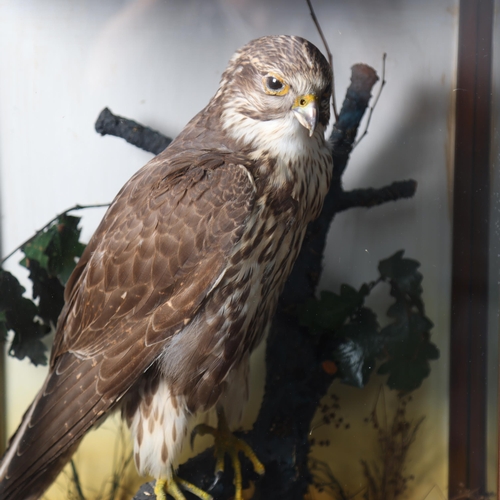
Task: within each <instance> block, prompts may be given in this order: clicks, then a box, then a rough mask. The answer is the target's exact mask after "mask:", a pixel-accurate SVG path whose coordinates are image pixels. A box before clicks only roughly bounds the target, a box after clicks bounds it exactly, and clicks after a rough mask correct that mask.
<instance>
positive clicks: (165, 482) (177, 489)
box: [154, 474, 212, 500]
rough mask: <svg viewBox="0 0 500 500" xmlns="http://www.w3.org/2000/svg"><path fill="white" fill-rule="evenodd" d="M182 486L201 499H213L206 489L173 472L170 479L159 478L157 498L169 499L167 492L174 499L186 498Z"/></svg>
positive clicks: (159, 499) (156, 487) (161, 499)
mask: <svg viewBox="0 0 500 500" xmlns="http://www.w3.org/2000/svg"><path fill="white" fill-rule="evenodd" d="M181 488H182V489H183V490H185V491H189V492H190V493H192V494H193V495H196V496H197V497H198V498H201V500H212V496H211V495H209V494H208V493H207V492H206V491H203V490H201V489H200V488H198V487H196V486H195V485H194V484H191V483H190V482H188V481H186V480H184V479H181V478H180V477H179V476H176V475H175V474H172V477H171V478H169V479H157V480H156V484H155V490H154V491H155V495H156V500H167V494H169V495H170V496H172V497H173V498H174V500H186V497H185V496H184V495H183V493H182V492H181Z"/></svg>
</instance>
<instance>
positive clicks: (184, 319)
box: [0, 150, 255, 500]
mask: <svg viewBox="0 0 500 500" xmlns="http://www.w3.org/2000/svg"><path fill="white" fill-rule="evenodd" d="M167 151H168V150H167ZM162 156H163V155H162ZM254 195H255V192H254V185H253V182H252V180H251V179H250V177H249V175H248V173H247V171H246V170H245V168H243V167H242V166H239V165H237V164H236V163H235V161H234V159H231V157H228V155H227V154H224V155H222V154H220V155H218V154H213V153H206V154H203V155H200V154H197V155H196V154H194V153H185V154H184V155H182V156H178V157H174V158H173V159H172V160H171V161H170V162H168V163H167V164H165V162H163V163H160V162H159V161H158V160H157V159H155V160H153V161H152V162H151V163H150V164H149V165H147V166H146V167H144V168H143V169H142V170H141V171H139V172H138V173H137V174H136V175H135V176H134V177H133V178H132V179H131V180H130V181H129V182H128V183H127V184H126V185H125V187H124V188H123V189H122V191H121V192H120V193H119V195H118V196H117V198H116V199H115V201H114V202H113V204H112V206H111V207H110V209H109V210H108V212H107V214H106V216H105V217H104V219H103V221H102V223H101V225H100V226H99V228H98V230H97V231H96V233H95V235H94V237H93V238H92V240H91V242H90V243H89V245H88V247H87V249H86V251H85V252H84V255H83V256H82V258H81V260H80V262H79V265H78V266H77V268H76V269H75V272H74V273H73V275H72V277H71V278H70V281H69V282H68V285H67V289H66V305H65V307H64V309H63V311H62V313H61V316H60V318H59V323H58V328H57V332H56V339H55V342H54V347H53V353H52V357H51V372H50V374H49V376H48V378H47V380H46V382H45V385H44V387H43V388H42V390H41V391H40V393H39V395H38V397H37V399H36V400H35V402H34V403H33V405H32V407H31V408H30V410H29V411H28V412H27V414H26V416H25V421H24V423H23V424H22V426H21V428H20V430H19V431H18V433H17V435H16V436H15V438H14V439H13V440H12V443H11V448H15V451H14V450H13V449H11V450H10V451H8V452H7V453H6V455H5V460H7V459H10V460H9V466H8V469H7V473H6V475H7V476H8V478H9V479H8V480H5V479H4V480H3V481H2V483H0V497H1V498H2V499H5V500H7V499H10V498H24V497H25V496H26V495H28V492H30V491H37V492H40V493H41V492H43V490H42V489H40V486H41V485H42V484H43V485H44V486H43V487H45V486H46V485H48V484H50V482H51V481H52V480H53V479H54V478H55V475H56V474H57V473H58V472H59V469H60V468H61V467H62V465H64V464H62V465H61V466H59V462H60V461H61V460H60V459H61V458H62V457H66V455H68V453H69V452H70V451H72V449H73V447H74V445H75V444H77V443H78V442H79V440H80V439H81V437H82V436H83V434H84V433H85V432H86V431H87V430H88V429H89V428H90V427H91V426H92V425H93V424H94V423H95V422H96V421H97V420H98V419H99V418H100V417H101V416H102V415H104V414H105V413H106V412H107V411H108V410H109V409H110V408H112V407H113V406H114V404H115V403H116V402H117V401H118V400H119V399H120V398H121V397H122V396H123V394H124V393H125V392H126V391H127V390H128V389H129V388H130V387H131V385H132V384H133V383H134V381H135V380H136V379H137V378H138V377H139V375H140V374H142V373H143V372H144V371H145V370H146V369H147V368H148V367H149V366H150V365H151V364H152V363H153V362H154V361H155V359H156V358H157V357H158V356H159V354H160V353H161V351H162V349H163V348H164V346H165V342H168V339H169V338H170V337H171V336H172V335H175V333H176V332H178V331H180V330H181V329H182V328H183V327H184V326H185V325H186V324H188V323H189V322H190V321H191V320H192V318H193V317H195V315H196V311H197V310H198V308H199V307H200V305H201V304H202V303H203V301H204V299H205V298H206V297H207V295H208V294H209V293H210V291H211V289H212V287H213V286H214V285H215V284H216V283H217V281H218V280H219V279H220V277H221V275H222V274H223V273H224V269H225V267H226V264H227V258H228V254H229V252H230V250H231V248H232V247H233V246H234V245H235V244H236V242H237V241H238V240H239V238H240V236H241V233H242V230H243V228H244V224H245V221H246V220H247V218H248V216H249V214H250V212H251V210H252V206H253V201H254ZM9 453H10V457H9V456H8V455H9ZM1 476H2V474H0V477H1ZM33 498H36V497H33Z"/></svg>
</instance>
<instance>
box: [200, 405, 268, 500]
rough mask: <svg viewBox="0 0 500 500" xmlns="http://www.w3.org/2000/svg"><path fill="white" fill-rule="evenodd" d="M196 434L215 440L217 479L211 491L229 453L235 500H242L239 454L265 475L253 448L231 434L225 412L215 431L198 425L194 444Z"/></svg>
mask: <svg viewBox="0 0 500 500" xmlns="http://www.w3.org/2000/svg"><path fill="white" fill-rule="evenodd" d="M196 434H199V435H200V436H202V435H205V434H211V435H212V436H214V439H215V451H214V455H215V479H214V482H213V483H212V485H211V486H210V488H209V490H211V489H212V488H214V486H215V485H216V484H217V482H218V481H219V480H220V478H221V476H222V474H223V472H224V456H225V454H226V453H227V454H228V455H229V457H230V459H231V464H232V466H233V470H234V479H233V484H234V489H235V494H234V500H242V499H243V478H242V474H241V462H240V459H239V457H238V453H239V452H240V451H241V452H242V453H243V454H244V455H246V457H247V458H248V459H249V460H250V462H252V465H253V467H254V470H255V472H257V474H260V475H262V474H264V466H263V465H262V463H261V462H260V460H259V459H258V458H257V455H255V453H254V451H253V450H252V448H251V447H250V446H249V445H248V444H247V443H245V441H243V440H241V439H238V438H236V437H235V436H234V435H233V434H232V433H231V431H230V430H229V426H228V424H227V421H226V417H225V415H224V412H223V411H220V412H219V422H218V424H217V429H214V428H213V427H210V426H208V425H206V424H200V425H197V426H196V427H195V428H194V429H193V432H192V433H191V440H192V442H193V440H194V436H195V435H196Z"/></svg>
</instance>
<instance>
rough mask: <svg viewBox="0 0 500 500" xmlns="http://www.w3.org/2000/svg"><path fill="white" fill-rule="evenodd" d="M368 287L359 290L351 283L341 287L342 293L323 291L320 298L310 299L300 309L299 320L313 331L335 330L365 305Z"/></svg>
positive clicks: (364, 286)
mask: <svg viewBox="0 0 500 500" xmlns="http://www.w3.org/2000/svg"><path fill="white" fill-rule="evenodd" d="M367 294H368V287H367V286H366V285H363V286H362V287H361V289H360V290H359V291H357V290H356V289H355V288H353V287H351V286H349V285H342V286H341V287H340V294H339V295H338V294H336V293H333V292H321V294H320V299H319V300H317V299H315V298H312V299H308V300H307V301H306V303H305V304H304V305H303V306H302V307H301V308H300V310H299V321H300V324H301V325H302V326H307V327H309V329H310V330H311V331H312V332H313V333H320V332H321V331H324V330H329V331H335V330H337V329H338V328H340V326H342V325H343V324H344V323H345V321H346V320H347V319H348V318H349V316H351V315H352V314H353V313H354V312H355V311H356V309H358V308H359V307H361V306H362V305H363V302H364V299H365V296H366V295H367Z"/></svg>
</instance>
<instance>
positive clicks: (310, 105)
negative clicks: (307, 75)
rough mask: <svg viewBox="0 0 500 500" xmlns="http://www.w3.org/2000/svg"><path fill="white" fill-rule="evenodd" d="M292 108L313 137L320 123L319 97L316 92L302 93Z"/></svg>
mask: <svg viewBox="0 0 500 500" xmlns="http://www.w3.org/2000/svg"><path fill="white" fill-rule="evenodd" d="M292 110H293V112H294V113H295V118H297V120H299V123H300V124H301V125H302V126H303V127H305V128H306V129H307V130H309V137H312V135H313V133H314V129H315V128H316V125H317V124H318V117H319V105H318V98H317V97H316V96H315V95H314V94H307V95H301V96H299V97H297V99H295V102H294V103H293V106H292Z"/></svg>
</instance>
